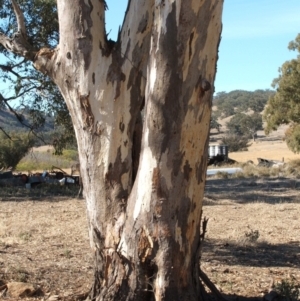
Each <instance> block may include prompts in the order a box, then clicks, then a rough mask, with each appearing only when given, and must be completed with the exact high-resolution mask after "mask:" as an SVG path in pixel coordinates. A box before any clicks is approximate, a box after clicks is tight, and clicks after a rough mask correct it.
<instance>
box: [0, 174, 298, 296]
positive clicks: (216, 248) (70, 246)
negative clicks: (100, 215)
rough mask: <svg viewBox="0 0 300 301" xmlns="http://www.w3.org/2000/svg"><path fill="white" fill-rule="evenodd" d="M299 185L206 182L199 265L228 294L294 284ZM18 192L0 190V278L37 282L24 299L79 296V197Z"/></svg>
mask: <svg viewBox="0 0 300 301" xmlns="http://www.w3.org/2000/svg"><path fill="white" fill-rule="evenodd" d="M299 187H300V180H297V179H283V178H278V179H222V180H220V179H209V180H208V181H207V188H206V194H205V200H204V208H203V210H204V216H206V217H208V218H209V223H208V232H207V235H206V240H205V245H204V249H203V251H204V252H203V256H202V269H203V270H204V271H205V272H206V273H207V274H208V276H209V277H210V278H211V280H212V281H213V282H214V283H215V284H216V285H217V286H218V288H219V289H220V290H221V291H222V292H223V293H224V294H225V296H226V297H232V298H231V299H232V300H242V297H243V299H245V298H248V299H249V300H250V298H254V299H257V300H260V298H261V297H262V295H263V294H265V293H266V292H267V291H268V289H269V287H270V284H271V282H273V281H274V282H277V281H281V280H283V279H295V280H296V281H297V282H298V283H299V282H300V222H299V217H300V191H299ZM32 193H33V192H32ZM20 194H21V193H19V194H18V197H17V198H16V197H12V196H11V197H9V196H8V195H3V193H2V192H0V199H1V202H0V282H1V281H3V282H11V281H25V282H28V283H32V284H34V285H35V286H36V287H39V288H40V289H41V291H42V292H43V294H44V295H43V296H42V295H40V296H34V297H31V298H28V299H29V300H34V299H37V300H42V299H44V300H47V299H49V298H50V297H51V298H52V299H53V298H54V296H56V297H55V298H57V300H77V299H80V298H79V297H81V296H82V294H84V293H86V292H88V290H89V288H90V284H91V281H92V276H93V260H92V253H91V250H90V247H89V241H88V230H87V221H86V214H85V202H84V201H83V200H77V199H73V198H72V199H70V198H66V197H64V196H59V195H54V196H51V197H50V196H49V197H47V196H45V197H40V198H37V197H36V194H33V196H31V195H30V194H28V191H26V198H23V199H22V198H21V197H20ZM251 230H252V231H253V232H255V231H258V233H259V237H258V239H257V240H255V241H253V242H251V241H249V238H247V236H246V235H245V233H249V232H251ZM237 296H239V297H237ZM3 298H4V300H15V299H9V298H8V297H4V296H3ZM50 300H51V299H50ZM53 300H54V299H53Z"/></svg>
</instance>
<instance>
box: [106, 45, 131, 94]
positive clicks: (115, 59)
mask: <svg viewBox="0 0 300 301" xmlns="http://www.w3.org/2000/svg"><path fill="white" fill-rule="evenodd" d="M129 44H130V43H129ZM128 46H129V45H128ZM126 55H127V51H126V53H125V55H124V57H122V54H121V50H120V48H119V47H116V48H114V49H113V51H112V63H111V65H110V66H109V68H108V71H107V75H106V82H107V83H110V82H111V83H115V82H116V87H115V96H114V99H118V98H119V96H120V94H121V82H125V80H126V75H125V74H124V73H123V71H122V66H123V64H124V61H125V59H126Z"/></svg>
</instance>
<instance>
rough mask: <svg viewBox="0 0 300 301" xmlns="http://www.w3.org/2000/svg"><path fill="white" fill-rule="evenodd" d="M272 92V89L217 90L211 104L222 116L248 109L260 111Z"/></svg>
mask: <svg viewBox="0 0 300 301" xmlns="http://www.w3.org/2000/svg"><path fill="white" fill-rule="evenodd" d="M273 94H274V91H271V90H255V91H244V90H234V91H231V92H228V93H226V92H219V93H217V94H216V95H215V97H214V100H213V104H214V105H215V106H217V111H216V114H218V116H220V117H223V118H224V117H228V116H231V115H234V114H235V113H243V112H247V111H249V110H252V111H254V112H256V113H260V112H262V111H263V110H264V108H265V105H266V103H267V101H268V99H269V97H270V96H271V95H273Z"/></svg>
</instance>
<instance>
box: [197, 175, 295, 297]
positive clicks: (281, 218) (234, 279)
mask: <svg viewBox="0 0 300 301" xmlns="http://www.w3.org/2000/svg"><path fill="white" fill-rule="evenodd" d="M299 187H300V181H299V180H297V179H283V178H282V179H256V180H255V179H242V180H241V179H230V180H220V179H212V180H209V181H208V182H207V189H206V197H205V204H204V215H205V216H207V217H209V219H210V222H209V225H208V232H207V237H206V238H207V239H206V243H205V246H204V254H203V257H202V258H203V260H202V268H203V269H204V270H205V271H206V272H207V274H208V275H209V277H210V278H211V279H212V281H213V282H214V283H216V284H217V286H218V288H219V289H220V290H221V291H222V292H223V293H224V294H226V295H229V296H231V295H239V296H244V297H245V296H247V297H257V298H259V297H262V296H263V295H264V294H265V293H267V292H268V290H269V289H270V287H271V284H272V283H278V282H281V281H282V280H285V279H288V280H290V281H294V282H296V283H300V269H299V268H300V253H299V251H300V224H299V216H300V198H299V197H300V191H299ZM249 234H250V235H249ZM255 234H258V236H256V235H255ZM251 238H254V239H251Z"/></svg>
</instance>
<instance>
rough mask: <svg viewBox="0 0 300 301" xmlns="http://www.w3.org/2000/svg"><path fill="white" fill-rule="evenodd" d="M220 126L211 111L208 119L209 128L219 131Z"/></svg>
mask: <svg viewBox="0 0 300 301" xmlns="http://www.w3.org/2000/svg"><path fill="white" fill-rule="evenodd" d="M221 127H222V125H221V124H220V123H219V122H218V117H217V115H216V114H214V113H213V114H212V115H211V119H210V129H216V130H217V131H218V133H220V129H221Z"/></svg>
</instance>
